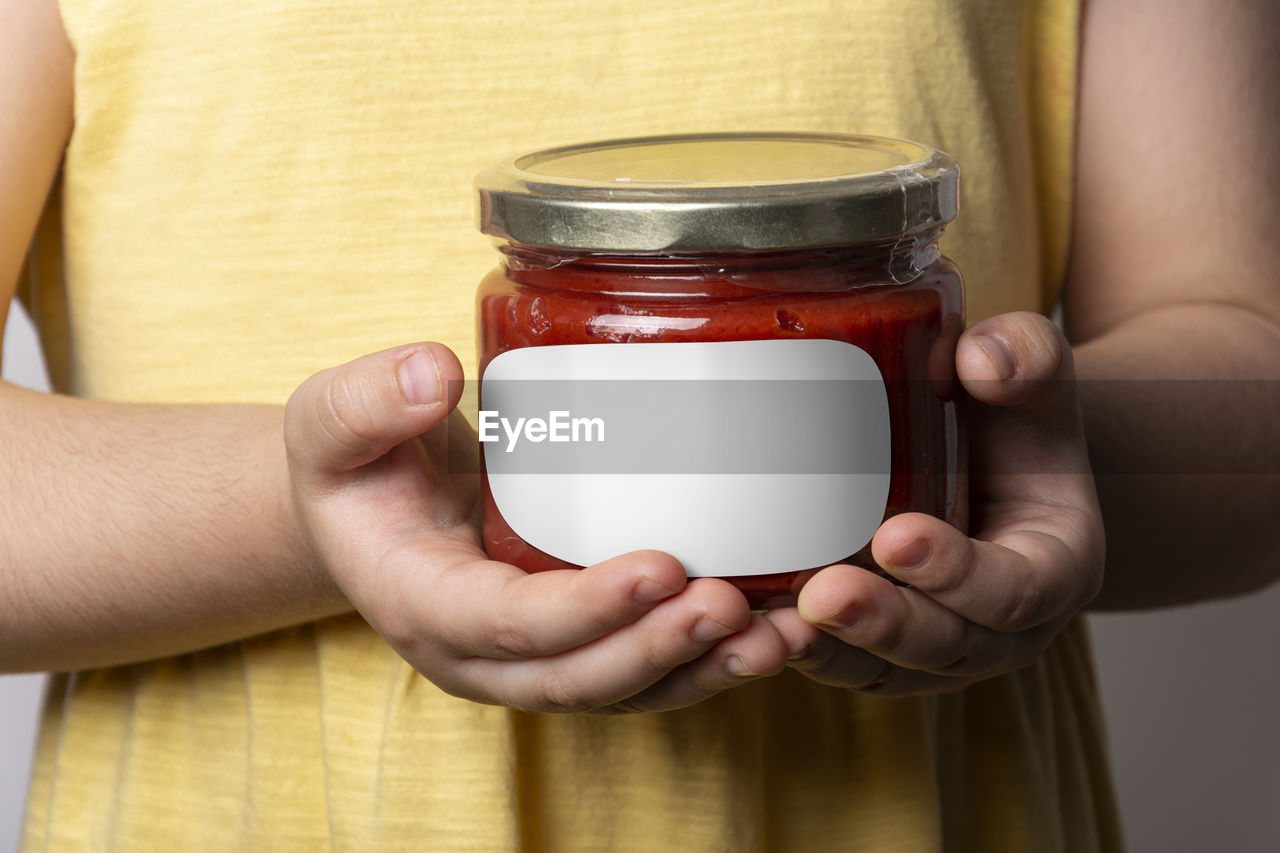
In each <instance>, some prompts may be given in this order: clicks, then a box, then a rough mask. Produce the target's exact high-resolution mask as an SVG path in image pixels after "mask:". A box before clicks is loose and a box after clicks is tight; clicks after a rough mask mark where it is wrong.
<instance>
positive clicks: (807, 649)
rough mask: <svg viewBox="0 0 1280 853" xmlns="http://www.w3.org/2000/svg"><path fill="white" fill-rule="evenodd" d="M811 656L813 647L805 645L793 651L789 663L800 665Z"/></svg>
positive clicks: (788, 658)
mask: <svg viewBox="0 0 1280 853" xmlns="http://www.w3.org/2000/svg"><path fill="white" fill-rule="evenodd" d="M811 654H813V646H811V645H809V644H808V643H805V644H804V645H803V646H801V647H800V648H798V649H795V650H793V651H792V652H791V654H789V655H787V662H788V663H799V662H800V661H802V660H804V659H805V658H807V657H808V656H809V655H811Z"/></svg>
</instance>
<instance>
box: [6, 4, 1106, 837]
mask: <svg viewBox="0 0 1280 853" xmlns="http://www.w3.org/2000/svg"><path fill="white" fill-rule="evenodd" d="M1077 14H1078V12H1077V8H1076V5H1075V3H1074V2H1071V0H1021V1H1020V0H964V2H961V0H954V2H944V0H847V2H846V0H793V2H787V3H779V2H776V0H706V2H702V3H688V2H672V0H655V2H635V0H627V2H622V0H590V2H588V0H539V2H536V3H533V2H523V3H517V2H510V1H509V0H508V2H476V0H454V2H451V3H423V2H415V0H378V1H377V2H355V0H324V2H314V0H278V2H262V0H170V2H165V3H160V2H154V0H152V1H151V2H148V0H63V16H64V21H65V23H66V26H67V29H68V32H69V34H70V36H71V39H72V42H73V44H74V46H75V48H76V52H77V64H76V75H75V80H76V126H75V131H74V134H73V137H72V140H71V144H70V148H69V150H68V152H67V159H66V164H65V168H64V172H63V178H62V185H61V193H60V203H57V204H54V205H51V208H50V210H49V212H48V213H47V215H46V217H45V219H44V221H43V222H42V225H41V228H40V231H39V233H38V235H37V240H36V244H35V247H34V251H33V254H32V263H31V265H30V270H29V272H30V275H29V278H28V280H27V282H26V283H25V284H24V285H23V295H24V298H25V299H26V300H27V302H28V304H29V305H30V307H31V309H32V311H33V315H34V316H35V318H36V321H37V323H38V325H39V326H40V328H41V331H42V334H43V340H44V345H45V348H46V353H47V355H48V357H49V362H50V366H51V372H52V374H53V380H54V383H55V385H56V387H57V388H58V389H59V390H61V391H66V392H70V393H75V394H80V395H85V396H90V397H97V398H106V399H116V400H135V401H231V400H238V401H267V402H280V401H282V400H283V399H284V398H285V397H286V396H287V394H288V393H289V391H290V390H291V389H292V388H293V387H294V386H295V385H296V384H297V383H298V382H299V381H300V380H301V379H302V378H304V377H305V376H306V375H308V374H310V373H311V372H313V371H315V370H318V369H320V368H323V367H326V366H329V365H332V364H335V363H337V362H340V361H343V360H346V359H348V358H351V357H354V356H357V355H360V354H362V353H365V352H368V351H372V350H375V349H380V348H383V347H386V346H390V345H394V344H397V343H401V342H406V341H411V340H420V339H436V340H441V341H444V342H445V343H448V344H449V345H450V346H452V347H454V348H455V349H456V350H457V351H458V353H459V355H460V357H461V358H462V359H463V362H464V364H467V365H468V366H469V367H471V368H472V369H473V368H474V345H473V323H474V320H473V312H472V302H471V294H472V291H473V288H474V286H475V283H476V282H477V281H478V280H479V278H480V277H481V275H482V274H483V273H484V272H485V271H486V270H487V269H488V268H489V267H491V266H492V265H493V262H494V255H493V254H492V250H491V249H490V247H489V246H488V245H487V243H486V241H485V240H484V239H483V238H482V237H481V236H480V235H478V234H477V233H476V232H475V231H474V229H473V225H472V222H473V212H472V211H473V199H472V192H471V187H470V185H471V179H472V176H473V175H474V174H475V173H476V172H477V171H479V170H480V169H481V168H482V167H484V166H486V165H488V164H489V163H491V162H493V161H496V160H498V159H500V158H502V157H503V156H506V155H508V154H511V153H514V152H516V151H520V150H524V149H529V148H534V147H541V146H544V145H550V144H556V143H567V142H574V141H581V140H584V139H590V138H600V137H609V136H619V135H629V134H643V133H666V132H686V131H699V130H722V129H796V130H802V129H824V130H846V131H861V132H868V133H880V134H887V135H892V136H905V137H908V138H915V139H919V140H921V141H924V142H928V143H931V144H933V145H936V146H938V147H940V148H942V149H944V150H946V151H948V152H950V153H952V154H953V155H955V156H956V157H957V159H958V160H959V161H960V163H961V165H962V171H963V177H962V213H961V216H960V218H959V220H958V221H957V222H956V223H955V224H954V225H953V226H952V227H951V228H950V229H949V230H948V233H947V236H946V238H945V243H944V247H945V248H946V249H947V251H948V252H949V254H951V255H952V256H953V257H954V258H955V259H956V260H957V261H958V262H959V264H960V265H961V267H962V269H964V270H965V273H966V277H967V280H968V284H969V312H970V317H971V318H975V319H976V318H979V317H982V316H986V315H989V314H992V313H995V312H999V311H1005V310H1011V309H1016V308H1030V309H1045V308H1046V307H1047V306H1048V302H1049V300H1050V299H1051V298H1052V296H1053V294H1054V293H1055V291H1056V286H1057V282H1058V280H1059V278H1060V276H1061V272H1062V267H1063V263H1064V251H1065V245H1066V237H1067V234H1066V228H1067V222H1068V219H1069V205H1070V173H1069V172H1070V170H1069V166H1070V156H1071V136H1072V123H1073V103H1074V81H1075V57H1076V37H1077ZM179 570H180V568H175V571H179ZM1117 847H1118V841H1117V828H1116V822H1115V816H1114V812H1113V809H1112V804H1111V799H1110V787H1109V783H1108V781H1107V771H1106V767H1105V760H1104V756H1103V747H1102V734H1101V724H1100V716H1099V712H1098V708H1097V706H1096V701H1095V686H1094V682H1093V677H1092V673H1091V669H1090V663H1089V655H1088V649H1087V641H1086V638H1085V637H1084V635H1083V630H1082V628H1080V627H1079V626H1073V627H1072V628H1071V629H1069V630H1068V631H1067V633H1066V634H1065V635H1064V636H1063V638H1062V639H1061V640H1060V641H1059V642H1057V643H1056V644H1055V645H1054V647H1053V648H1052V649H1050V651H1049V652H1048V654H1047V655H1046V656H1045V658H1044V659H1043V661H1041V662H1040V663H1038V664H1037V665H1036V666H1034V667H1032V668H1030V669H1027V670H1024V671H1022V672H1019V673H1017V674H1015V675H1011V676H1007V677H1003V678H999V679H995V680H992V681H990V682H987V683H984V684H981V685H979V686H976V687H973V688H971V689H969V690H967V691H965V692H963V693H960V694H957V695H953V696H946V697H942V698H929V699H909V700H883V699H872V698H866V697H861V696H858V695H855V694H849V693H845V692H841V691H835V690H830V689H826V688H823V687H820V686H818V685H815V684H813V683H811V682H809V681H807V680H805V679H803V678H800V677H798V676H795V675H792V674H785V675H783V676H780V677H778V678H776V679H771V680H768V681H766V682H763V683H757V684H753V685H750V686H747V687H744V688H742V689H740V690H738V691H735V692H732V693H729V694H725V695H722V696H720V697H717V698H716V699H714V700H712V701H709V702H706V703H704V704H702V705H699V706H697V707H694V708H691V709H688V710H685V711H680V712H674V713H667V714H649V715H640V716H635V717H579V716H561V717H553V716H537V715H528V714H523V713H517V712H512V711H508V710H505V709H501V708H494V707H488V706H480V705H474V704H471V703H468V702H464V701H460V700H456V699H453V698H450V697H448V696H445V695H444V694H442V693H441V692H440V691H439V690H437V689H436V688H435V687H434V686H433V685H431V684H430V683H429V682H427V681H426V680H424V679H422V678H421V677H419V676H417V675H416V674H415V673H414V672H413V671H412V670H411V669H410V668H409V667H408V666H406V665H405V664H404V663H403V662H402V661H400V659H399V658H398V657H396V656H395V655H394V654H393V653H392V652H391V651H390V650H389V649H388V648H387V646H386V645H385V644H384V643H383V642H382V641H381V640H380V639H379V638H378V637H377V636H376V635H375V634H374V633H373V632H372V631H371V630H370V629H369V628H368V627H367V626H366V625H365V624H364V623H363V622H362V621H361V620H360V619H359V618H357V617H354V616H351V617H345V618H339V619H333V620H328V621H325V622H321V623H316V624H312V625H306V626H301V627H298V628H296V629H293V630H289V631H284V632H280V633H277V634H272V635H268V636H263V637H259V638H255V639H252V640H249V641H246V642H242V643H236V644H232V645H229V646H226V647H222V648H217V649H212V650H208V651H204V652H200V653H197V654H191V655H186V656H182V657H180V658H175V659H170V660H164V661H158V662H153V663H146V664H139V665H135V666H129V667H120V668H116V669H110V670H102V671H95V672H82V673H76V674H70V675H61V676H58V677H56V678H55V679H54V680H53V682H52V687H51V693H50V698H49V702H48V704H47V708H46V711H45V716H44V727H43V731H42V736H41V741H40V746H39V754H38V759H37V767H36V773H35V777H34V780H33V786H32V793H31V800H30V805H29V810H28V820H27V824H26V834H25V838H24V849H25V850H27V851H32V850H41V849H46V850H96V849H116V850H129V851H145V850H157V851H173V850H183V851H187V850H230V849H273V850H275V849H279V850H295V849H296V850H312V849H343V850H446V851H451V850H467V851H471V850H475V851H493V850H514V849H525V850H534V851H536V850H582V851H601V850H619V851H626V850H635V851H662V850H672V849H674V850H695V851H697V850H731V851H751V850H779V851H795V850H815V849H821V850H850V851H863V850H865V851H907V850H910V851H934V850H943V849H948V850H981V851H1005V850H1008V851H1025V850H1037V851H1054V850H1061V851H1072V853H1076V851H1089V850H1112V849H1116V848H1117Z"/></svg>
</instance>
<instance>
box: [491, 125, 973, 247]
mask: <svg viewBox="0 0 1280 853" xmlns="http://www.w3.org/2000/svg"><path fill="white" fill-rule="evenodd" d="M957 179H958V167H957V165H956V162H955V160H954V159H953V158H951V157H950V156H949V155H947V154H945V153H943V152H941V151H938V150H937V149H935V148H932V147H930V146H927V145H923V144H920V143H917V142H913V141H910V140H904V139H892V138H889V137H880V136H869V135H864V134H842V133H807V132H798V133H797V132H792V133H783V132H775V133H703V134H681V135H667V136H649V137H632V138H623V139H611V140H603V141H598V142H590V143H585V144H576V145H566V146H558V147H553V148H544V149H539V150H535V151H530V152H526V153H524V154H520V155H517V156H515V157H511V158H509V159H507V160H504V161H502V162H500V163H498V164H496V165H494V166H492V167H490V168H489V169H486V170H485V171H483V172H481V173H480V175H479V176H478V177H477V179H476V190H477V192H478V194H479V227H480V230H481V231H482V232H484V233H486V234H489V235H491V236H494V237H496V238H499V239H505V240H510V241H513V242H517V243H524V244H529V245H537V246H546V247H551V248H566V249H579V250H590V251H622V252H664V251H707V250H714V251H732V250H746V251H751V250H768V249H787V248H807V247H815V246H825V245H840V244H847V243H855V242H862V241H866V240H878V239H884V238H890V237H895V236H903V235H909V234H913V233H916V232H919V231H922V230H925V229H929V228H935V227H940V226H942V225H944V224H945V223H947V222H949V221H951V220H952V219H953V218H955V215H956V210H957V199H956V194H957V192H956V190H957Z"/></svg>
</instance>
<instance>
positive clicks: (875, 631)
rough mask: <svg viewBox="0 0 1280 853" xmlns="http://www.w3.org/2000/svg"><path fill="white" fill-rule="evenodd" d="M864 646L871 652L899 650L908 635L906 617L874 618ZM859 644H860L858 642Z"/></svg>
mask: <svg viewBox="0 0 1280 853" xmlns="http://www.w3.org/2000/svg"><path fill="white" fill-rule="evenodd" d="M872 625H873V628H872V630H871V636H870V637H869V638H868V640H867V642H866V648H867V649H868V650H869V651H872V652H883V653H888V654H892V653H894V652H900V651H902V649H903V648H904V647H905V646H906V645H907V643H908V641H909V639H910V637H909V633H910V632H909V630H908V627H907V620H906V619H874V620H873V621H872ZM860 645H861V644H860Z"/></svg>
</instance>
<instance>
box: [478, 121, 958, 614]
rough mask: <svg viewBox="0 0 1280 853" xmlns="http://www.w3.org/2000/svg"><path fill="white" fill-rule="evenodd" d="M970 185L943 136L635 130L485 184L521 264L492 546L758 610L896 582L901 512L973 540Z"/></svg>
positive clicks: (499, 353) (492, 329) (491, 451)
mask: <svg viewBox="0 0 1280 853" xmlns="http://www.w3.org/2000/svg"><path fill="white" fill-rule="evenodd" d="M956 181H957V169H956V165H955V163H954V161H953V160H952V159H951V158H950V157H948V156H946V155H945V154H942V153H940V152H938V151H935V150H933V149H930V148H928V147H926V146H923V145H919V144H916V143H912V142H907V141H903V140H893V139H884V138H877V137H867V136H850V135H839V134H777V133H771V134H712V135H695V136H677V137H655V138H645V139H629V140H616V141H610V142H602V143H593V144H587V145H580V146H571V147H565V148H557V149H548V150H544V151H539V152H534V153H531V154H526V155H523V156H520V157H517V158H514V159H513V160H510V161H507V162H505V163H501V164H499V165H497V166H495V167H493V168H492V169H489V170H487V171H486V172H484V173H482V174H481V175H480V177H479V179H478V181H477V187H478V190H479V194H480V227H481V230H482V231H483V232H484V233H486V234H489V235H491V236H492V237H494V238H495V239H496V241H497V244H498V249H499V251H500V253H501V256H502V264H501V266H500V267H499V268H498V269H496V270H495V271H493V272H492V273H491V274H490V275H489V276H488V277H486V278H485V280H484V281H483V282H482V284H481V285H480V288H479V291H478V295H477V303H478V305H477V309H478V310H477V316H478V323H479V351H480V375H481V387H480V394H481V404H480V405H481V422H480V427H481V429H480V432H481V439H482V442H484V443H483V444H482V447H483V450H484V453H483V459H484V465H485V468H486V478H485V484H484V490H483V502H484V506H483V516H484V541H485V547H486V550H487V551H488V553H489V555H490V556H491V557H492V558H494V559H498V560H502V561H505V562H508V563H512V564H514V565H516V566H519V567H521V568H524V569H526V570H528V571H541V570H545V569H560V568H576V567H581V566H582V565H587V564H590V563H593V562H596V561H598V560H600V559H604V558H607V557H609V556H612V555H614V554H618V553H622V552H625V551H628V550H633V549H634V548H637V547H649V548H656V549H658V550H666V551H669V552H671V553H672V554H673V555H674V556H676V557H677V558H678V559H680V560H681V561H682V562H683V563H684V565H685V568H686V570H687V571H688V573H689V574H690V575H691V576H702V575H710V576H716V577H724V578H726V579H727V580H729V581H730V582H731V583H733V584H735V585H736V586H737V587H738V588H739V589H741V590H742V591H743V593H744V594H745V595H746V596H747V599H748V601H749V602H750V603H751V605H752V606H753V607H755V608H757V609H760V608H768V607H777V606H785V605H789V604H792V603H794V601H795V596H796V595H797V593H798V591H799V589H800V587H801V586H802V585H803V583H804V581H805V580H807V579H808V577H810V576H811V575H812V574H813V573H814V572H815V571H817V570H818V569H820V568H822V567H823V566H826V565H830V564H831V563H835V562H850V563H853V564H856V565H860V566H863V567H865V568H868V569H870V570H876V566H875V563H874V561H873V560H872V559H871V556H870V547H869V542H870V539H871V535H872V534H873V533H874V530H875V528H876V527H877V526H878V525H879V523H880V522H881V521H882V520H883V519H884V518H887V517H888V516H891V515H894V514H896V513H900V512H925V513H929V514H931V515H934V516H937V517H939V518H943V519H946V520H948V521H949V522H951V523H952V524H954V525H956V526H957V527H960V528H962V529H963V528H964V526H965V523H966V519H965V505H966V501H965V499H964V492H963V488H962V482H963V475H964V443H963V428H962V427H963V425H962V412H961V406H960V402H961V401H960V393H959V388H958V383H957V382H956V380H955V368H954V351H955V344H956V339H957V338H958V336H959V334H960V332H961V330H962V328H963V325H964V320H963V316H964V315H963V311H964V305H963V303H964V297H963V287H962V283H961V278H960V274H959V272H958V271H957V269H956V267H955V266H954V265H953V264H952V263H950V262H949V261H948V260H946V259H945V258H944V257H942V256H941V255H940V254H939V251H938V246H937V241H938V237H939V235H940V234H941V232H942V228H943V226H944V225H945V224H946V223H947V222H948V221H950V220H951V219H952V218H953V217H954V216H955V213H956ZM787 342H790V343H787ZM542 348H546V349H542ZM517 353H520V354H519V355H517ZM597 426H598V427H599V429H598V431H596V430H595V427H597ZM579 427H581V429H579ZM597 432H598V434H597ZM522 453H523V454H525V455H524V456H523V457H521V454H522Z"/></svg>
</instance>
